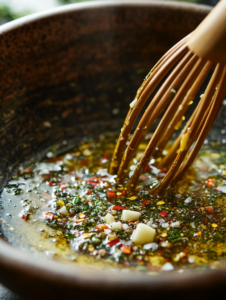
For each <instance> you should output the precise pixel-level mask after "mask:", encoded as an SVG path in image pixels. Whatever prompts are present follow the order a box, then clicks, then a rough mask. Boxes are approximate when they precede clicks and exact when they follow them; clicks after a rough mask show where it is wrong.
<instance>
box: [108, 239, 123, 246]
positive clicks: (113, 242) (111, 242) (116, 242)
mask: <svg viewBox="0 0 226 300" xmlns="http://www.w3.org/2000/svg"><path fill="white" fill-rule="evenodd" d="M118 243H120V239H119V238H116V239H114V240H112V241H110V242H108V245H109V246H110V247H112V246H114V245H116V244H118Z"/></svg>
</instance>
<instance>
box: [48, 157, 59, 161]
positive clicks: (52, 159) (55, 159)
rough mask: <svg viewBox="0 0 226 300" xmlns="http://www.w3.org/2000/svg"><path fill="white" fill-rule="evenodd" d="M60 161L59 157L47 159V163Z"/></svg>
mask: <svg viewBox="0 0 226 300" xmlns="http://www.w3.org/2000/svg"><path fill="white" fill-rule="evenodd" d="M61 160H62V159H61V158H60V157H51V158H49V159H48V162H56V161H61Z"/></svg>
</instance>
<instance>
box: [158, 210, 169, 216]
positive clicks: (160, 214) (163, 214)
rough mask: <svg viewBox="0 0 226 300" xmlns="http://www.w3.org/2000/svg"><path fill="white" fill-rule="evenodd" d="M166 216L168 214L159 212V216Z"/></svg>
mask: <svg viewBox="0 0 226 300" xmlns="http://www.w3.org/2000/svg"><path fill="white" fill-rule="evenodd" d="M167 214H168V212H166V211H161V212H160V213H159V216H161V217H165V216H166V215H167Z"/></svg>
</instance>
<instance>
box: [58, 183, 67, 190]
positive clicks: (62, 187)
mask: <svg viewBox="0 0 226 300" xmlns="http://www.w3.org/2000/svg"><path fill="white" fill-rule="evenodd" d="M59 187H60V190H61V191H64V190H66V188H67V187H68V184H67V183H59Z"/></svg>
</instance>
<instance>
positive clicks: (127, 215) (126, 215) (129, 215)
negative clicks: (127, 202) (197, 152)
mask: <svg viewBox="0 0 226 300" xmlns="http://www.w3.org/2000/svg"><path fill="white" fill-rule="evenodd" d="M140 216H141V213H139V212H138V211H133V210H123V212H122V221H125V222H127V221H137V220H139V219H140Z"/></svg>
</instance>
